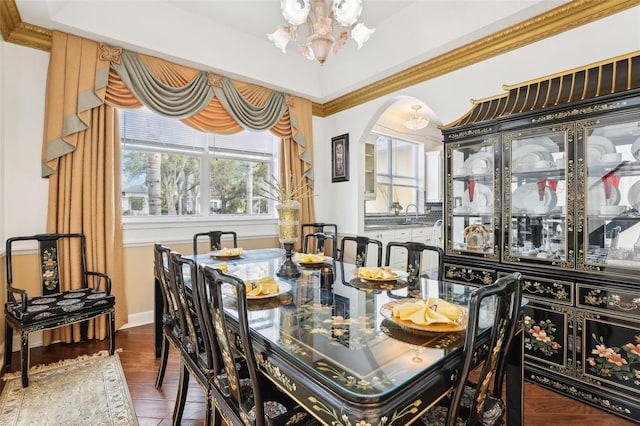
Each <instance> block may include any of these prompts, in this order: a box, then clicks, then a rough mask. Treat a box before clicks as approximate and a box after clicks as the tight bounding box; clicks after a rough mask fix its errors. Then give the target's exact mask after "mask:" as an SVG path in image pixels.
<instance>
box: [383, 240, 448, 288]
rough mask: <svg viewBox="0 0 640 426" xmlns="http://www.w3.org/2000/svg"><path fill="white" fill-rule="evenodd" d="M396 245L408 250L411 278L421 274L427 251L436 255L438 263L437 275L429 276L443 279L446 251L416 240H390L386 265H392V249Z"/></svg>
mask: <svg viewBox="0 0 640 426" xmlns="http://www.w3.org/2000/svg"><path fill="white" fill-rule="evenodd" d="M394 247H397V248H399V249H400V248H402V249H404V250H406V252H407V265H406V267H407V272H408V273H409V280H412V279H415V278H417V277H419V276H420V270H421V268H422V260H423V259H422V257H423V254H424V253H425V252H430V253H433V254H434V255H435V256H436V265H437V267H438V271H437V273H436V274H435V275H436V276H430V277H429V278H432V279H437V280H442V277H443V274H444V268H443V261H444V260H443V259H444V251H443V250H442V249H441V248H440V247H437V246H432V245H429V244H424V243H418V242H414V241H407V242H395V241H392V242H389V243H387V251H386V260H385V265H387V266H388V265H390V262H391V251H392V250H393V249H394Z"/></svg>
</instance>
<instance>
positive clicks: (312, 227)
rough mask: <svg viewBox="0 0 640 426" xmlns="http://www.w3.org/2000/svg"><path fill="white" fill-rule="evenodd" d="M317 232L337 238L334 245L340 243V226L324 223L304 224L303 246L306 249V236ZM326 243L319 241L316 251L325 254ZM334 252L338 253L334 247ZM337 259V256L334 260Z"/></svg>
mask: <svg viewBox="0 0 640 426" xmlns="http://www.w3.org/2000/svg"><path fill="white" fill-rule="evenodd" d="M315 232H322V233H325V234H329V235H333V236H334V237H335V241H334V240H332V241H333V243H334V244H335V243H337V242H338V225H336V224H335V223H324V222H312V223H303V224H302V232H301V234H302V238H303V240H302V244H303V247H304V236H305V235H307V234H312V233H315ZM325 243H326V239H325V240H322V241H318V243H317V246H316V249H317V250H318V253H320V252H322V253H324V252H325V247H324V245H325ZM332 250H334V251H337V247H336V246H335V245H334V247H333V248H332ZM335 258H336V256H334V259H335Z"/></svg>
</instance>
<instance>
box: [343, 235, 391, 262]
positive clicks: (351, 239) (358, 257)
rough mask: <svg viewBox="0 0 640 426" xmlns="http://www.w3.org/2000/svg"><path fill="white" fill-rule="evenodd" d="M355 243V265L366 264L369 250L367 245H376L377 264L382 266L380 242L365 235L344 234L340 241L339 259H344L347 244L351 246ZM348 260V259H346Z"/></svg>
mask: <svg viewBox="0 0 640 426" xmlns="http://www.w3.org/2000/svg"><path fill="white" fill-rule="evenodd" d="M354 245H355V247H354V248H355V253H354V256H355V257H354V259H355V260H354V261H353V263H354V264H355V265H356V266H357V267H360V266H367V254H368V251H369V245H374V246H377V248H378V258H377V266H382V242H381V241H379V240H375V239H373V238H369V237H365V236H362V235H356V236H349V235H345V236H343V237H342V240H341V241H340V260H341V261H343V262H344V261H345V253H346V249H347V246H349V247H353V246H354ZM348 260H350V259H348Z"/></svg>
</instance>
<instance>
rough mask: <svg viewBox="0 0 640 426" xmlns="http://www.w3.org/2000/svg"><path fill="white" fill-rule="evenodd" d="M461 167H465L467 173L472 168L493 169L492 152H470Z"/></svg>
mask: <svg viewBox="0 0 640 426" xmlns="http://www.w3.org/2000/svg"><path fill="white" fill-rule="evenodd" d="M462 168H463V169H466V170H467V172H468V173H471V170H472V169H474V168H475V169H487V170H492V169H493V153H491V152H484V151H482V152H476V153H475V154H471V155H470V156H469V157H468V158H467V159H466V160H465V162H464V164H463V165H462Z"/></svg>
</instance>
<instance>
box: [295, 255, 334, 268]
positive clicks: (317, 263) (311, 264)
mask: <svg viewBox="0 0 640 426" xmlns="http://www.w3.org/2000/svg"><path fill="white" fill-rule="evenodd" d="M293 261H294V262H295V263H297V264H298V265H300V266H304V267H307V268H314V267H316V268H317V267H320V266H323V265H325V264H327V263H330V262H331V261H333V258H332V257H330V256H324V257H323V258H322V259H318V260H316V261H304V260H300V259H299V258H297V259H296V255H295V254H294V255H293Z"/></svg>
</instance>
